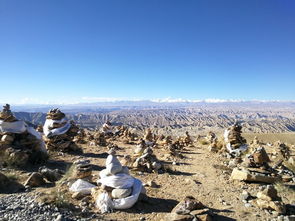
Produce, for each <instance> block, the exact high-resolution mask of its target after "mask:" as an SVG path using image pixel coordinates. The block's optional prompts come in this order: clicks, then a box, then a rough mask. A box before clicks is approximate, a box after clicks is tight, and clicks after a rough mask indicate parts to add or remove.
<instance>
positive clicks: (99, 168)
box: [90, 164, 105, 171]
mask: <svg viewBox="0 0 295 221" xmlns="http://www.w3.org/2000/svg"><path fill="white" fill-rule="evenodd" d="M90 165H91V167H92V170H94V171H101V170H103V169H105V167H101V166H98V165H95V164H90Z"/></svg>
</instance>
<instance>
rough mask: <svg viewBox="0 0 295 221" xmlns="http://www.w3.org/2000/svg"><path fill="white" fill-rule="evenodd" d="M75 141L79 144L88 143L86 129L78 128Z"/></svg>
mask: <svg viewBox="0 0 295 221" xmlns="http://www.w3.org/2000/svg"><path fill="white" fill-rule="evenodd" d="M73 141H74V142H75V143H77V144H86V143H87V136H86V133H85V130H84V129H82V128H80V129H79V130H78V133H77V135H76V136H75V137H74V140H73Z"/></svg>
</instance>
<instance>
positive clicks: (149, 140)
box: [143, 128, 155, 145]
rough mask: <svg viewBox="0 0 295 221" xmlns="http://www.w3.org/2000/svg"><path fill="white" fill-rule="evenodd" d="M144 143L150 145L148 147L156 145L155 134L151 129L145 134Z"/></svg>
mask: <svg viewBox="0 0 295 221" xmlns="http://www.w3.org/2000/svg"><path fill="white" fill-rule="evenodd" d="M143 139H144V141H145V142H146V143H147V144H148V145H153V144H154V141H155V139H154V134H153V133H152V131H151V129H150V128H148V129H147V130H146V132H145V134H144V137H143Z"/></svg>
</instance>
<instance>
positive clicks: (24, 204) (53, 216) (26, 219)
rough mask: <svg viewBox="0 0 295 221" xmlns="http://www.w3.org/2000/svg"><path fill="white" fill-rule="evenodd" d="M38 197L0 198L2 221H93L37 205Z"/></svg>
mask: <svg viewBox="0 0 295 221" xmlns="http://www.w3.org/2000/svg"><path fill="white" fill-rule="evenodd" d="M36 197H38V196H34V195H32V194H30V193H18V194H11V195H6V196H3V197H0V221H6V220H7V221H8V220H9V221H10V220H21V221H30V220H35V221H39V220H40V221H41V220H42V221H46V220H48V221H70V220H85V221H86V220H91V218H87V219H85V218H84V219H83V218H80V217H76V216H75V215H74V214H73V213H72V212H71V211H64V210H60V209H59V208H57V207H55V206H51V205H46V204H42V203H37V202H35V199H36ZM93 218H94V217H93Z"/></svg>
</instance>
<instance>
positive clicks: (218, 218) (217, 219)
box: [213, 214, 236, 221]
mask: <svg viewBox="0 0 295 221" xmlns="http://www.w3.org/2000/svg"><path fill="white" fill-rule="evenodd" d="M213 220H214V221H235V220H236V219H233V218H230V217H227V216H222V215H218V214H217V215H214V216H213Z"/></svg>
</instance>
